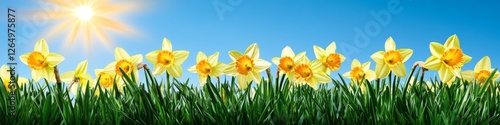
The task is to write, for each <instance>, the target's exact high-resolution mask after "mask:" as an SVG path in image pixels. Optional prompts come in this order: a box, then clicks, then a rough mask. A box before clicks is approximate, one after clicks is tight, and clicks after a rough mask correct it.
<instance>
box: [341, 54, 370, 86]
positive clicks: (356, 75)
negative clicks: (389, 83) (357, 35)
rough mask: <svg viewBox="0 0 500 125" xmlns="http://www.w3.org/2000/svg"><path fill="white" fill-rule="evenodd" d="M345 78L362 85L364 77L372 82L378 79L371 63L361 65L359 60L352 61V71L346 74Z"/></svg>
mask: <svg viewBox="0 0 500 125" xmlns="http://www.w3.org/2000/svg"><path fill="white" fill-rule="evenodd" d="M344 76H345V77H346V78H350V79H352V80H353V81H356V82H358V83H360V82H361V80H363V77H364V78H365V79H367V80H368V81H372V80H374V79H375V78H377V76H376V75H375V72H374V71H372V70H370V62H369V61H368V62H365V63H363V64H362V65H361V63H360V62H359V61H358V60H357V59H354V60H352V63H351V71H348V72H346V73H344Z"/></svg>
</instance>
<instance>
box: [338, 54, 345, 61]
mask: <svg viewBox="0 0 500 125" xmlns="http://www.w3.org/2000/svg"><path fill="white" fill-rule="evenodd" d="M337 54H339V56H340V63H342V62H344V61H345V56H344V55H342V54H340V53H337Z"/></svg>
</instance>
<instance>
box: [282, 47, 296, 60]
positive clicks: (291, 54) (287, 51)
mask: <svg viewBox="0 0 500 125" xmlns="http://www.w3.org/2000/svg"><path fill="white" fill-rule="evenodd" d="M287 56H288V57H290V58H293V57H295V53H294V52H293V50H292V48H290V47H289V46H286V47H285V48H283V50H282V51H281V57H287Z"/></svg>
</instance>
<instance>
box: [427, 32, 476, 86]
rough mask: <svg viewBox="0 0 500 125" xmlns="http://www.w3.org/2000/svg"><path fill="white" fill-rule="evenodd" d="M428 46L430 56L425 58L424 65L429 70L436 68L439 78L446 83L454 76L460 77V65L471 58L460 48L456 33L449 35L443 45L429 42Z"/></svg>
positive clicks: (449, 82)
mask: <svg viewBox="0 0 500 125" xmlns="http://www.w3.org/2000/svg"><path fill="white" fill-rule="evenodd" d="M429 48H430V50H431V54H432V56H430V57H429V58H427V60H426V61H425V63H424V67H425V68H427V69H429V70H438V74H439V78H440V79H441V81H442V82H444V83H448V85H449V84H451V81H453V80H454V79H455V77H459V78H461V75H460V70H461V68H462V66H463V65H464V64H465V63H468V62H469V61H470V60H471V59H472V57H470V56H468V55H465V54H464V53H463V51H462V49H460V43H459V40H458V37H457V35H452V36H450V37H449V38H448V39H447V40H446V43H444V45H441V44H439V43H437V42H431V43H430V45H429Z"/></svg>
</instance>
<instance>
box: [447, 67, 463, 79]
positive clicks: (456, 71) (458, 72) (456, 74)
mask: <svg viewBox="0 0 500 125" xmlns="http://www.w3.org/2000/svg"><path fill="white" fill-rule="evenodd" d="M448 70H450V69H448ZM450 71H451V73H453V75H454V76H456V77H458V78H462V75H461V74H460V69H453V70H450Z"/></svg>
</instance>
